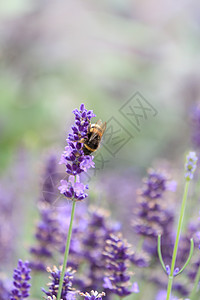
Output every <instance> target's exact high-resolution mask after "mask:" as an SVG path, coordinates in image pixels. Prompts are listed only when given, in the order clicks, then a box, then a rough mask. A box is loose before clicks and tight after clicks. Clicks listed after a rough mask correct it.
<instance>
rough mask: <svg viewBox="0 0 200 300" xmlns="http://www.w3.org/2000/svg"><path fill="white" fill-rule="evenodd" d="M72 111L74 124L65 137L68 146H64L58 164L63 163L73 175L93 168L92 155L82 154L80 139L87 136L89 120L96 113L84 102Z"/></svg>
mask: <svg viewBox="0 0 200 300" xmlns="http://www.w3.org/2000/svg"><path fill="white" fill-rule="evenodd" d="M73 113H74V115H75V125H73V126H72V127H71V129H72V132H71V133H69V135H68V138H67V142H68V146H66V147H65V151H64V152H63V154H62V156H61V160H60V164H65V165H66V172H67V173H68V174H69V175H73V176H75V175H77V174H80V173H82V172H87V170H88V169H89V168H90V167H92V168H94V162H93V161H92V160H93V158H94V157H93V156H89V155H84V152H83V149H82V148H83V142H82V143H81V140H82V139H84V138H86V137H87V131H88V126H89V124H90V120H91V118H93V117H96V115H95V114H94V113H93V111H92V110H88V111H87V109H86V108H85V106H84V104H81V106H80V110H78V109H75V110H74V111H73Z"/></svg>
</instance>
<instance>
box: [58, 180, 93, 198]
mask: <svg viewBox="0 0 200 300" xmlns="http://www.w3.org/2000/svg"><path fill="white" fill-rule="evenodd" d="M75 179H76V181H75ZM60 183H61V186H59V188H58V189H59V190H60V193H61V194H63V195H64V196H65V197H67V198H69V199H76V201H81V200H83V199H85V198H86V197H87V196H88V194H87V193H85V190H87V189H88V185H84V184H83V183H81V182H80V177H79V175H76V178H75V176H72V175H70V176H69V178H68V181H67V180H61V181H60Z"/></svg>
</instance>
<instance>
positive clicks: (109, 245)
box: [104, 234, 139, 297]
mask: <svg viewBox="0 0 200 300" xmlns="http://www.w3.org/2000/svg"><path fill="white" fill-rule="evenodd" d="M129 247H130V245H129V244H128V243H127V242H126V241H125V240H123V239H122V236H121V234H116V235H114V234H111V235H110V237H109V239H108V240H107V241H106V247H105V251H104V256H105V260H106V269H107V272H106V274H105V275H106V276H105V278H104V288H106V289H108V290H110V291H111V292H112V293H114V294H117V295H118V296H120V297H125V296H127V295H130V294H131V293H138V292H139V289H138V285H137V283H136V282H135V283H134V284H131V282H130V275H131V274H130V273H129V272H128V270H127V268H128V266H129V260H130V252H129ZM131 285H132V287H130V286H131Z"/></svg>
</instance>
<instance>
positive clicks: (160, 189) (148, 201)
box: [133, 169, 175, 238]
mask: <svg viewBox="0 0 200 300" xmlns="http://www.w3.org/2000/svg"><path fill="white" fill-rule="evenodd" d="M171 182H172V183H173V184H172V185H173V189H174V186H175V184H174V181H171ZM169 183H170V181H169V179H168V178H167V176H166V175H165V174H164V173H160V172H157V171H155V170H153V169H149V170H148V177H147V178H145V179H144V186H143V188H142V189H141V190H140V191H139V193H138V194H139V198H138V204H139V206H138V210H137V212H136V214H137V215H136V219H135V220H134V222H133V226H134V228H135V230H136V232H137V233H138V234H140V235H143V236H147V237H154V238H156V237H157V235H158V234H163V232H164V231H166V229H167V227H168V226H169V225H170V223H171V222H172V220H173V214H172V212H171V211H169V210H168V209H166V206H165V203H164V200H163V194H164V193H165V191H166V190H167V189H168V190H171V185H170V184H169Z"/></svg>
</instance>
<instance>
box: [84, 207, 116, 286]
mask: <svg viewBox="0 0 200 300" xmlns="http://www.w3.org/2000/svg"><path fill="white" fill-rule="evenodd" d="M109 215H110V214H109V212H108V211H107V210H104V209H99V208H97V207H95V206H93V207H91V208H90V209H89V212H88V216H86V217H87V228H86V230H85V231H84V235H83V237H82V243H83V248H82V255H83V257H84V259H85V261H86V262H87V264H88V275H87V278H88V279H89V280H90V284H89V286H85V290H91V289H92V288H94V289H96V290H98V289H100V288H101V287H102V284H103V278H104V270H105V261H104V256H103V251H104V247H105V241H106V240H107V239H108V238H109V236H110V234H111V233H114V232H116V230H117V229H119V228H118V226H117V227H115V224H113V223H111V224H110V223H109V222H108V217H109Z"/></svg>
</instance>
